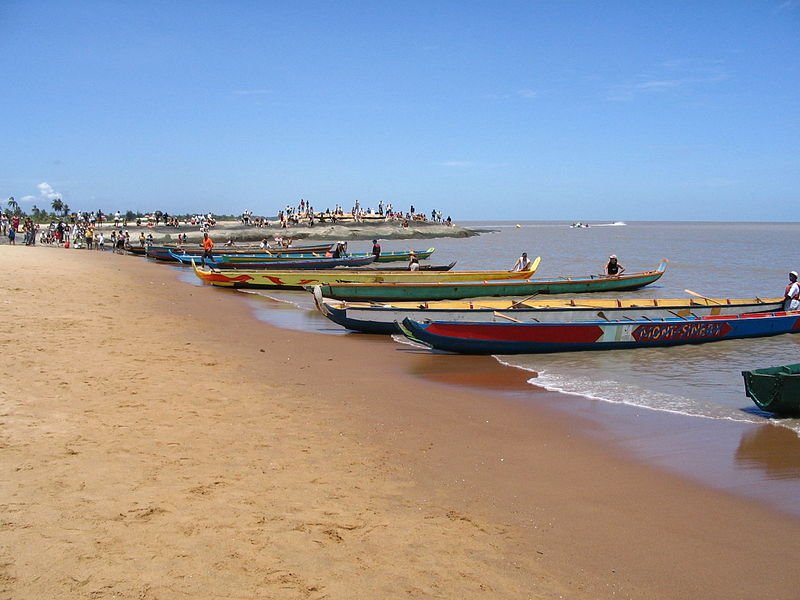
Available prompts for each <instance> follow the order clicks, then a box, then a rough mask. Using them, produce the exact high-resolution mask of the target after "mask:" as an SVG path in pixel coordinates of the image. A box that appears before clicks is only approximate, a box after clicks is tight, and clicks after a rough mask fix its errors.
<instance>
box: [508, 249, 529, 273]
mask: <svg viewBox="0 0 800 600" xmlns="http://www.w3.org/2000/svg"><path fill="white" fill-rule="evenodd" d="M530 268H531V259H530V258H528V253H527V252H523V253H522V256H520V257H519V258H518V259H517V262H515V263H514V266H513V267H512V268H511V271H512V272H513V271H527V270H528V269H530Z"/></svg>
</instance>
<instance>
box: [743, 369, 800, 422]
mask: <svg viewBox="0 0 800 600" xmlns="http://www.w3.org/2000/svg"><path fill="white" fill-rule="evenodd" d="M742 377H744V390H745V393H746V394H747V397H748V398H750V399H751V400H752V401H753V402H755V404H756V406H758V407H759V408H761V409H763V410H766V411H769V412H772V413H775V414H778V415H785V416H793V417H797V416H800V364H793V365H784V366H780V367H768V368H765V369H753V370H751V371H742Z"/></svg>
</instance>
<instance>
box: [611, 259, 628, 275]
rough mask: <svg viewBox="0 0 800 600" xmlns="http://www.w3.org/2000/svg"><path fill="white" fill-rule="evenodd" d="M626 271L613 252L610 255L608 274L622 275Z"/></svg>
mask: <svg viewBox="0 0 800 600" xmlns="http://www.w3.org/2000/svg"><path fill="white" fill-rule="evenodd" d="M624 272H625V267H623V266H622V265H621V264H620V263H619V261H618V260H617V255H616V254H612V255H611V256H609V257H608V264H607V265H606V275H622V274H623V273H624Z"/></svg>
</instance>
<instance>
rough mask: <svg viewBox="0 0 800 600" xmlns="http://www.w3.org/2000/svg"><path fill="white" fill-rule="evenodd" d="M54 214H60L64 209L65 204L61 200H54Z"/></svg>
mask: <svg viewBox="0 0 800 600" xmlns="http://www.w3.org/2000/svg"><path fill="white" fill-rule="evenodd" d="M52 206H53V212H55V213H58V212H61V210H62V209H63V208H64V203H63V202H62V201H61V198H56V199H55V200H53V204H52Z"/></svg>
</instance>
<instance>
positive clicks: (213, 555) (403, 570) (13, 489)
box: [0, 246, 800, 599]
mask: <svg viewBox="0 0 800 600" xmlns="http://www.w3.org/2000/svg"><path fill="white" fill-rule="evenodd" d="M0 260H2V264H3V265H4V274H3V277H2V278H0V306H2V312H0V314H1V315H2V319H1V320H0V344H1V345H2V363H0V375H1V376H2V386H0V448H2V453H0V473H2V475H0V477H2V484H1V485H0V510H1V511H2V529H0V598H37V599H39V598H138V599H152V598H161V599H167V598H170V599H171V598H335V599H338V598H407V597H412V598H476V597H481V598H561V597H563V598H612V597H613V598H726V599H730V598H787V599H788V598H797V597H798V590H799V589H800V570H798V569H797V568H796V566H795V565H794V562H795V560H796V559H797V557H800V520H798V519H796V518H792V517H787V516H786V515H783V514H780V513H777V512H772V511H769V510H766V509H764V508H762V507H760V506H758V505H756V504H755V503H752V502H748V501H745V500H742V499H739V498H736V497H732V496H729V495H726V494H724V493H721V492H717V491H713V490H710V489H706V488H704V487H701V486H699V485H697V484H695V483H692V482H689V481H686V480H684V479H682V478H680V477H678V476H676V475H673V474H670V473H665V472H662V471H659V470H657V469H655V468H653V467H650V466H647V465H643V464H639V463H637V462H635V461H633V460H631V459H629V458H628V457H626V456H625V455H623V454H622V453H621V451H619V450H616V449H614V447H611V446H609V445H608V444H604V443H601V441H599V440H598V439H597V438H596V437H595V436H592V435H591V432H590V431H587V430H586V428H587V427H589V426H590V425H588V424H585V425H581V423H580V421H579V420H575V419H569V420H567V419H565V418H564V415H563V414H562V413H556V412H553V411H551V410H548V409H546V408H542V407H539V408H537V410H535V411H534V410H532V409H531V406H533V405H535V400H536V397H535V394H536V393H542V394H544V393H545V392H533V391H530V389H529V386H528V388H525V389H524V391H523V388H524V382H523V379H522V376H521V375H520V374H519V373H518V372H516V371H513V370H505V369H502V368H501V367H499V366H497V365H496V364H495V363H494V361H493V360H492V359H491V358H486V357H457V358H458V360H457V361H453V360H448V359H452V358H454V357H447V356H434V355H429V354H422V353H419V352H416V351H414V350H412V349H409V348H407V347H403V346H401V345H398V344H395V343H393V342H391V341H390V340H387V339H384V338H378V337H364V336H320V335H315V334H310V333H302V332H293V331H286V330H281V329H276V328H273V327H270V326H268V325H266V324H264V323H261V322H258V321H256V320H255V319H253V317H252V315H251V314H250V312H249V309H248V308H247V304H246V303H244V302H241V298H240V297H238V296H239V295H238V294H237V293H236V292H232V291H229V290H218V289H212V288H204V287H192V286H189V285H186V284H185V283H181V282H179V281H178V280H177V276H176V271H175V269H171V268H167V267H164V266H161V265H157V264H153V263H149V262H147V261H144V260H142V259H139V258H135V257H128V256H119V255H113V254H111V253H99V252H89V251H78V250H62V249H52V248H40V247H36V248H26V247H23V246H17V247H9V246H0ZM431 373H442V375H441V377H442V379H443V380H450V379H452V378H456V379H460V378H462V377H469V382H470V383H472V384H474V386H475V387H474V388H473V389H465V388H457V387H452V386H450V385H447V384H444V383H437V382H436V381H434V380H433V379H434V378H432V377H429V376H426V374H428V375H429V374H431ZM515 394H518V395H520V397H521V395H522V394H524V395H525V402H519V401H517V400H516V399H515V398H516V396H515Z"/></svg>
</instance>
